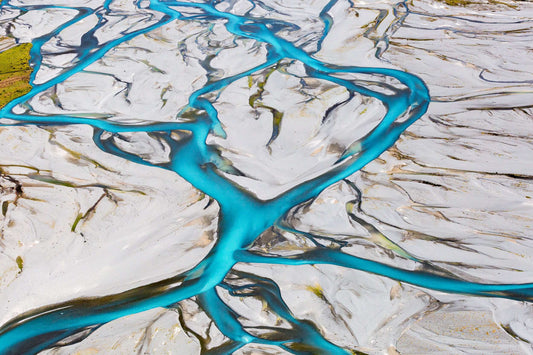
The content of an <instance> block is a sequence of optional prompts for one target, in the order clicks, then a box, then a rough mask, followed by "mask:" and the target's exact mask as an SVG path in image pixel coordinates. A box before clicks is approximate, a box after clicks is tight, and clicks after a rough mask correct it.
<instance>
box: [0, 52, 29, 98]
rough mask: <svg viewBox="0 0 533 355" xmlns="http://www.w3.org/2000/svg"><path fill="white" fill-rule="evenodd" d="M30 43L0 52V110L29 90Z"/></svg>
mask: <svg viewBox="0 0 533 355" xmlns="http://www.w3.org/2000/svg"><path fill="white" fill-rule="evenodd" d="M31 46H32V45H31V43H23V44H19V45H18V46H16V47H12V48H10V49H8V50H6V51H3V52H0V108H2V107H4V106H5V105H7V104H8V103H9V102H10V101H12V100H14V99H16V98H17V97H20V96H22V95H24V94H26V93H28V92H29V91H30V90H31V85H30V74H31V72H32V69H31V67H30V65H29V61H30V49H31Z"/></svg>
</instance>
